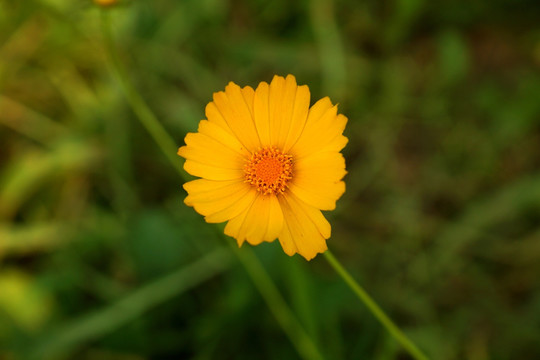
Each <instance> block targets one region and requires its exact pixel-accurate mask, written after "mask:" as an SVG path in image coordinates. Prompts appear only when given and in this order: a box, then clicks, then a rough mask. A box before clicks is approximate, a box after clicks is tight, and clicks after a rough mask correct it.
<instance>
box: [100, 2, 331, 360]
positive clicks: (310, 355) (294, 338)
mask: <svg viewBox="0 0 540 360" xmlns="http://www.w3.org/2000/svg"><path fill="white" fill-rule="evenodd" d="M108 15H109V14H108V13H107V10H103V11H102V12H101V29H102V32H103V37H104V39H105V43H106V50H107V53H108V56H109V58H110V61H111V65H112V70H113V72H114V73H115V75H116V76H117V77H118V79H119V81H120V85H121V86H122V88H123V90H124V92H125V95H126V98H127V100H128V102H129V104H130V105H131V107H132V109H133V111H134V113H135V115H136V116H137V118H139V120H140V121H141V123H142V125H143V126H144V127H145V128H146V130H147V131H148V132H149V133H150V135H151V136H152V138H153V139H154V141H155V142H156V143H157V144H158V146H159V147H160V149H161V150H162V151H163V153H164V154H165V156H166V157H167V159H168V160H169V161H170V162H171V163H172V165H173V166H174V168H175V169H176V171H177V172H178V173H179V174H180V176H181V177H182V179H184V180H185V181H187V180H189V177H188V176H187V174H186V172H185V171H184V169H183V168H182V166H181V164H180V161H179V158H178V157H177V156H176V149H177V146H176V144H175V143H174V141H173V140H172V138H171V137H170V135H169V134H168V133H167V131H166V130H165V129H164V128H163V126H162V125H161V123H160V122H159V120H158V119H157V118H156V116H155V115H154V113H153V112H152V110H150V108H149V107H148V105H147V104H146V103H145V101H144V99H143V98H142V97H141V96H140V95H139V93H138V92H137V90H136V89H135V87H134V86H133V85H132V84H131V82H130V81H129V77H128V76H127V75H126V73H125V71H124V68H123V66H122V62H121V61H120V60H119V58H118V55H117V54H116V51H115V49H116V48H115V46H114V42H113V38H112V35H111V27H110V20H109V17H108ZM226 240H229V239H226ZM227 243H228V244H229V245H231V247H232V249H233V250H234V253H235V254H236V256H237V257H238V259H239V260H240V261H241V263H242V264H243V265H244V267H245V268H246V271H247V273H248V274H249V276H250V277H251V279H252V280H253V282H254V284H255V286H256V287H257V289H258V290H259V292H260V293H261V295H262V297H263V299H264V301H265V302H266V304H267V306H268V308H269V309H270V311H271V312H272V313H273V315H274V316H275V318H276V319H277V321H278V323H279V325H280V326H281V327H282V329H283V331H284V332H285V334H286V335H287V336H288V337H289V339H290V340H291V342H292V344H293V345H294V347H295V348H296V350H297V351H298V353H299V354H300V356H301V357H302V358H304V359H306V360H321V359H323V356H322V355H321V353H320V352H319V350H318V349H317V347H316V345H315V342H314V341H313V340H312V339H311V338H310V337H309V335H308V334H307V333H306V331H305V330H304V329H303V327H302V325H301V324H300V322H299V321H298V320H297V319H296V318H295V316H294V314H293V312H292V311H291V309H290V308H289V307H288V306H287V303H286V302H285V300H284V299H283V297H282V296H281V294H280V293H279V291H278V289H277V287H276V285H275V284H274V283H273V281H272V279H271V278H270V276H269V275H268V273H267V272H266V270H265V269H264V267H263V266H262V264H261V262H260V261H259V260H258V258H257V257H256V256H255V255H254V254H253V252H252V251H251V249H249V248H246V249H243V250H240V249H239V248H238V247H237V246H236V245H235V244H234V243H233V242H231V241H227Z"/></svg>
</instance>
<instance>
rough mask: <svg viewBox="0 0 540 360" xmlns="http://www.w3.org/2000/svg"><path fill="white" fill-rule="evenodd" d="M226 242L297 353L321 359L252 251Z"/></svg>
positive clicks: (309, 357)
mask: <svg viewBox="0 0 540 360" xmlns="http://www.w3.org/2000/svg"><path fill="white" fill-rule="evenodd" d="M228 243H229V244H230V246H231V248H232V249H233V251H234V252H235V254H236V255H237V256H238V258H239V259H240V261H241V262H242V264H243V265H244V266H245V268H246V269H247V270H248V274H249V276H251V279H252V280H253V283H254V284H255V286H256V287H257V289H258V290H259V292H260V293H261V295H262V296H263V298H264V299H265V300H266V303H267V304H268V307H269V308H270V311H272V313H273V314H274V317H275V318H276V319H277V321H278V323H279V324H280V325H281V327H282V329H283V331H284V332H285V333H286V334H287V336H288V337H289V339H291V342H292V343H293V345H294V346H295V347H296V350H297V351H298V353H299V354H300V355H301V356H302V357H303V358H304V359H321V360H322V359H323V356H322V354H321V353H320V352H319V350H318V349H317V346H316V345H315V343H314V342H313V340H312V339H311V338H310V337H309V335H308V334H307V332H306V331H305V330H304V328H303V327H302V325H301V324H300V322H299V321H298V320H297V319H296V317H295V316H294V314H293V312H292V310H291V309H290V308H289V307H288V306H287V303H286V302H285V300H284V299H283V297H282V296H281V294H280V293H279V290H278V289H277V287H276V285H275V284H274V282H273V281H272V279H271V278H270V276H269V275H268V273H267V272H266V271H265V270H264V268H263V266H262V264H261V262H260V261H259V260H258V259H257V257H256V256H255V254H254V253H253V251H246V250H248V249H240V248H238V247H237V246H236V244H234V243H233V242H232V241H229V242H228Z"/></svg>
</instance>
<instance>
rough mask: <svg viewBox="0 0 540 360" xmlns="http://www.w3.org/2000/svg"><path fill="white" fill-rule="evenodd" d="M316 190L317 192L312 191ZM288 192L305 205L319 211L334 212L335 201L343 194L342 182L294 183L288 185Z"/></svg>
mask: <svg viewBox="0 0 540 360" xmlns="http://www.w3.org/2000/svg"><path fill="white" fill-rule="evenodd" d="M315 188H317V189H318V190H319V191H313V190H312V189H315ZM289 190H290V191H291V192H292V193H293V194H294V195H295V196H297V197H298V198H299V199H301V200H302V201H304V202H305V203H307V204H309V205H311V206H314V207H316V208H317V209H321V210H334V209H335V208H336V201H337V200H338V199H339V198H340V197H341V195H343V193H344V192H345V183H344V182H343V181H337V182H335V183H332V182H317V180H312V181H309V180H306V181H303V182H301V181H295V182H294V183H292V184H290V185H289Z"/></svg>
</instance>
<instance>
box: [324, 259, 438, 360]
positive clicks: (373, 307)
mask: <svg viewBox="0 0 540 360" xmlns="http://www.w3.org/2000/svg"><path fill="white" fill-rule="evenodd" d="M324 256H325V257H326V260H328V262H329V263H330V265H332V267H333V268H334V270H336V272H337V273H338V274H339V275H340V276H341V277H342V278H343V280H344V281H345V283H347V285H348V286H349V287H350V288H351V290H352V291H353V292H354V293H355V294H356V296H358V298H359V299H360V300H361V301H362V302H363V303H364V304H365V305H366V306H367V308H368V309H369V311H371V313H372V314H373V315H374V316H375V317H376V318H377V320H379V322H380V323H381V324H382V325H383V326H384V327H385V328H386V330H388V332H389V333H390V335H392V336H393V337H394V339H396V340H397V341H398V342H399V343H400V344H401V345H402V346H403V347H404V348H405V349H406V350H407V351H408V352H409V354H410V355H411V356H412V357H413V358H415V359H417V360H427V359H428V357H427V356H426V355H424V353H422V351H420V349H418V347H417V346H416V345H415V344H414V343H413V342H412V341H411V340H410V339H409V338H408V337H407V336H406V335H405V334H404V333H403V332H402V331H401V330H400V329H399V328H398V327H397V325H396V324H394V322H393V321H392V320H390V318H389V317H388V316H387V315H386V314H385V313H384V311H383V310H382V309H381V308H380V307H379V305H377V303H376V302H375V301H374V300H373V299H372V298H371V296H369V295H368V293H366V291H365V290H364V289H363V288H362V287H361V286H360V284H358V282H356V280H354V278H353V277H352V276H351V274H349V272H348V271H347V270H346V269H345V268H344V267H343V265H341V263H340V262H339V260H337V259H336V258H335V257H334V255H333V254H332V253H331V252H330V250H327V251H326V252H325V253H324Z"/></svg>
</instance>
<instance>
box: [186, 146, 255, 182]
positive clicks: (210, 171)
mask: <svg viewBox="0 0 540 360" xmlns="http://www.w3.org/2000/svg"><path fill="white" fill-rule="evenodd" d="M180 149H182V148H180ZM184 169H185V170H186V171H187V172H188V173H189V174H191V175H193V176H198V177H201V178H204V179H208V180H219V181H221V180H235V179H244V170H243V169H225V168H220V167H215V166H212V165H206V164H202V163H200V162H197V161H194V160H189V159H188V160H186V162H185V163H184Z"/></svg>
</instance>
